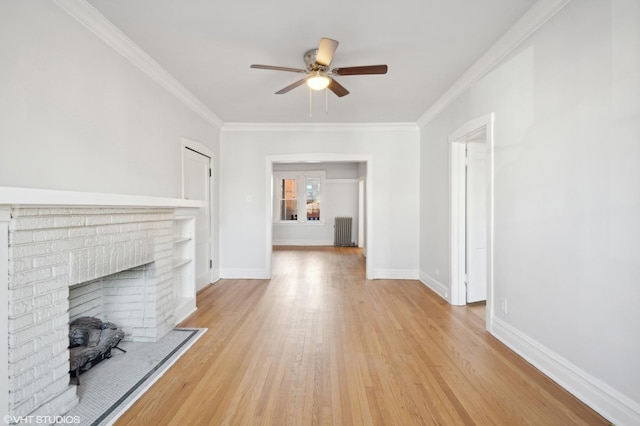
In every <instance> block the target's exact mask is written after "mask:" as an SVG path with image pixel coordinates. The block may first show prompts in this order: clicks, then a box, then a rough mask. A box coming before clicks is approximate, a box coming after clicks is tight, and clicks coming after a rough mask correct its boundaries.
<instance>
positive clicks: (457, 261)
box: [448, 113, 494, 331]
mask: <svg viewBox="0 0 640 426" xmlns="http://www.w3.org/2000/svg"><path fill="white" fill-rule="evenodd" d="M493 126H494V114H493V113H491V114H487V115H485V116H482V117H479V118H476V119H474V120H471V121H468V122H467V123H465V124H463V125H462V126H460V127H459V128H458V129H457V130H456V131H454V132H453V133H452V134H451V135H449V138H448V142H449V165H450V169H449V171H450V175H449V185H450V186H449V194H450V213H451V217H450V242H451V245H450V250H451V251H450V267H451V304H452V305H458V306H464V305H466V303H467V302H466V286H465V280H464V276H465V272H466V256H467V253H466V240H465V236H466V193H465V191H466V174H465V161H466V158H465V157H466V155H465V150H466V144H467V142H468V141H469V140H470V139H472V138H473V136H474V135H478V134H479V133H482V132H484V134H485V142H484V143H486V147H487V309H486V313H487V315H486V319H487V321H486V325H487V329H488V330H489V331H490V326H491V320H492V318H493V305H494V304H493V176H494V164H493V163H494V162H493V134H494V131H493Z"/></svg>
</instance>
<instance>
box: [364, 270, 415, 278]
mask: <svg viewBox="0 0 640 426" xmlns="http://www.w3.org/2000/svg"><path fill="white" fill-rule="evenodd" d="M419 276H420V273H419V272H418V270H417V269H374V270H373V273H372V279H374V280H417V279H418V278H419Z"/></svg>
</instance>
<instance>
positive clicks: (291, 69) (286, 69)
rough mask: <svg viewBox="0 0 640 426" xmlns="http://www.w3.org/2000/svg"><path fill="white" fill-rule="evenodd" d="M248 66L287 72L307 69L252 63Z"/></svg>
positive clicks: (304, 71)
mask: <svg viewBox="0 0 640 426" xmlns="http://www.w3.org/2000/svg"><path fill="white" fill-rule="evenodd" d="M250 68H255V69H258V70H273V71H288V72H303V73H306V72H307V70H303V69H300V68H289V67H274V66H272V65H258V64H253V65H251V67H250Z"/></svg>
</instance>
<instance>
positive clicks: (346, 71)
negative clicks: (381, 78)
mask: <svg viewBox="0 0 640 426" xmlns="http://www.w3.org/2000/svg"><path fill="white" fill-rule="evenodd" d="M331 72H332V73H333V74H335V75H364V74H386V73H387V66H386V65H366V66H363V67H343V68H334V69H333V70H332V71H331Z"/></svg>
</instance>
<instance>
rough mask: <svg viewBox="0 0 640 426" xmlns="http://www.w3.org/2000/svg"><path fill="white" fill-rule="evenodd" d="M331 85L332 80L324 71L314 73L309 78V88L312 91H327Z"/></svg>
mask: <svg viewBox="0 0 640 426" xmlns="http://www.w3.org/2000/svg"><path fill="white" fill-rule="evenodd" d="M329 83H331V78H330V77H329V76H328V75H327V74H326V73H324V72H322V71H313V72H311V73H310V74H309V75H308V76H307V86H309V88H311V90H322V89H326V88H327V86H329Z"/></svg>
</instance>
